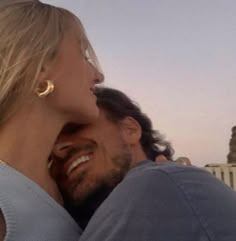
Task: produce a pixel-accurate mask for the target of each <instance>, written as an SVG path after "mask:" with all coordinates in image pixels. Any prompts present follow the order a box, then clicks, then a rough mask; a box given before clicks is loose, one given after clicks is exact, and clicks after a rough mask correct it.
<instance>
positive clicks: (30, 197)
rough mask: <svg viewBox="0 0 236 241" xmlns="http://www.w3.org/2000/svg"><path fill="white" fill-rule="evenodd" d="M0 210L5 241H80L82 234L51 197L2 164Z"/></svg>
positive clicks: (0, 169) (0, 166)
mask: <svg viewBox="0 0 236 241" xmlns="http://www.w3.org/2000/svg"><path fill="white" fill-rule="evenodd" d="M0 209H1V210H2V212H3V215H4V218H5V222H6V226H7V234H6V237H5V240H4V241H78V240H79V237H80V235H81V232H82V231H81V229H80V228H79V227H78V225H77V224H76V223H75V221H74V220H73V219H72V218H71V216H70V215H69V214H68V213H67V211H66V210H65V209H64V208H63V207H62V206H60V205H59V204H58V203H57V202H56V201H55V200H54V199H53V198H51V196H49V195H48V193H46V192H45V191H44V190H43V189H42V188H41V187H40V186H39V185H37V184H36V183H34V182H33V181H32V180H30V179H29V178H27V177H26V176H24V175H23V174H21V173H20V172H18V171H16V170H15V169H13V168H11V167H9V166H8V165H6V164H0Z"/></svg>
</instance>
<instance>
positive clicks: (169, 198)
mask: <svg viewBox="0 0 236 241" xmlns="http://www.w3.org/2000/svg"><path fill="white" fill-rule="evenodd" d="M97 98H98V105H99V107H100V109H101V115H100V117H99V120H98V121H97V123H95V124H94V125H91V126H84V127H80V128H78V127H77V126H76V125H69V126H67V128H65V129H64V132H63V133H62V134H61V136H60V137H59V138H58V143H57V145H56V147H55V153H54V156H53V158H54V159H55V160H56V161H55V162H54V163H53V165H52V174H53V176H54V177H55V178H56V179H57V181H58V183H59V185H60V188H61V190H62V192H63V193H64V195H65V197H66V202H68V199H70V200H72V201H70V203H69V204H70V205H71V203H73V206H74V208H71V209H69V210H70V212H71V213H72V215H73V216H74V217H75V218H76V220H79V219H78V217H79V215H82V216H83V211H81V210H83V208H84V209H87V207H89V208H90V209H91V210H94V209H95V208H94V207H97V206H99V205H100V203H101V202H102V200H103V199H104V198H106V199H105V201H104V202H103V203H102V204H101V205H100V207H99V208H98V209H97V211H96V212H95V214H94V216H93V217H92V219H91V220H90V222H89V224H88V225H87V227H86V229H85V231H84V234H83V235H82V237H81V239H80V241H85V240H86V241H88V240H89V241H121V240H122V241H156V240H157V241H170V240H174V241H190V240H191V241H209V240H210V241H213V240H214V241H226V240H227V241H235V240H236V229H235V226H236V205H235V203H236V193H235V192H234V191H233V190H232V189H231V188H229V187H227V186H226V185H225V184H224V183H222V182H221V181H219V180H217V179H216V178H214V177H213V176H212V175H211V174H210V173H207V172H205V171H203V170H202V169H198V168H195V167H191V166H183V165H178V164H175V163H173V162H157V163H154V162H152V161H148V160H147V159H153V158H154V157H155V156H157V155H159V154H164V155H165V156H166V157H168V158H169V157H171V154H172V151H171V150H172V149H171V148H170V145H169V144H168V143H166V142H164V141H163V139H162V138H159V136H158V137H157V141H155V135H154V138H153V139H152V138H147V136H148V137H153V135H152V134H150V133H153V132H152V128H150V124H151V123H150V120H149V119H148V118H147V117H146V116H145V115H143V114H142V113H141V111H140V109H139V108H138V107H137V106H136V105H135V104H134V103H133V102H132V101H131V100H130V99H129V98H128V97H127V96H125V95H124V94H123V93H121V92H119V91H117V90H112V89H108V88H99V89H98V90H97ZM140 113H141V116H144V117H145V118H146V120H149V122H148V123H149V128H146V127H147V126H146V124H144V122H143V121H142V120H143V119H142V118H141V119H140ZM145 118H144V119H145ZM147 129H148V130H149V131H147ZM161 146H164V147H167V148H166V149H165V150H163V149H162V148H161ZM115 186H116V188H114V187H115ZM113 188H114V190H113V191H112V192H111V190H112V189H113ZM110 192H111V193H110ZM109 193H110V195H109V196H108V194H109ZM107 196H108V197H107ZM94 200H96V203H95V204H94V203H93V201H94ZM76 205H77V206H78V209H77V211H76V208H75V207H76ZM93 205H94V206H93ZM91 207H92V208H91ZM80 212H81V213H80ZM91 213H92V212H91ZM91 213H90V215H91ZM79 223H81V222H79Z"/></svg>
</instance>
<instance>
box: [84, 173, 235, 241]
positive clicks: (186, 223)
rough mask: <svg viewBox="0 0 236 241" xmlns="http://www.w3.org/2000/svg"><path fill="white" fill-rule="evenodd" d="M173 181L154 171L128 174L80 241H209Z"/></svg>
mask: <svg viewBox="0 0 236 241" xmlns="http://www.w3.org/2000/svg"><path fill="white" fill-rule="evenodd" d="M193 172H194V171H193ZM208 176H209V175H208ZM176 181H178V180H175V179H174V178H171V177H170V176H169V175H168V174H167V173H165V172H162V171H158V170H149V171H146V172H141V173H133V175H129V176H128V177H127V178H126V179H125V180H124V181H122V182H121V184H120V185H118V186H117V188H116V189H115V190H114V191H113V192H112V193H111V195H110V196H109V197H108V198H107V199H106V200H105V202H104V203H103V204H102V205H101V206H100V208H99V209H98V210H97V211H96V213H95V215H94V216H93V218H92V219H91V221H90V222H89V224H88V226H87V228H86V229H85V232H84V233H83V235H82V237H81V239H80V241H209V240H211V239H210V238H209V236H208V234H207V232H206V231H205V229H204V227H203V226H202V224H201V222H200V220H199V218H198V216H197V215H196V213H195V212H194V210H193V208H192V206H191V205H190V204H189V200H188V198H186V196H185V193H183V190H182V188H181V187H179V186H178V185H177V184H176ZM235 240H236V239H235ZM235 240H234V241H235ZM232 241H233V240H232Z"/></svg>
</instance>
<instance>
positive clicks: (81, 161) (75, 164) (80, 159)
mask: <svg viewBox="0 0 236 241" xmlns="http://www.w3.org/2000/svg"><path fill="white" fill-rule="evenodd" d="M88 160H89V156H81V157H80V158H78V159H77V160H75V161H73V162H72V163H71V165H70V166H69V168H68V170H67V172H66V174H67V175H69V174H70V173H71V172H72V170H73V169H74V168H76V167H77V166H78V165H79V164H81V163H83V162H86V161H88Z"/></svg>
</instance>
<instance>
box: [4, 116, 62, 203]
mask: <svg viewBox="0 0 236 241" xmlns="http://www.w3.org/2000/svg"><path fill="white" fill-rule="evenodd" d="M62 126H63V122H62V121H58V120H55V119H52V118H47V116H42V114H41V113H38V114H37V112H36V113H35V112H34V113H33V114H30V113H29V114H28V115H25V114H24V113H18V114H17V115H15V116H14V117H13V118H11V119H10V120H9V121H8V122H7V123H6V124H5V125H4V126H3V127H2V128H1V129H0V159H1V160H3V161H4V162H6V163H7V164H8V165H10V166H11V167H13V168H15V169H16V170H18V171H19V172H21V173H22V174H24V175H25V176H27V177H28V178H30V179H31V180H33V181H34V182H35V183H37V184H38V185H39V186H41V187H42V188H43V189H44V190H45V191H46V192H48V194H49V195H51V196H52V197H53V198H54V199H55V200H56V201H57V202H59V203H62V198H61V195H60V193H59V190H58V188H57V185H56V183H55V181H54V180H53V179H52V178H51V176H50V174H49V170H48V158H49V155H50V153H51V150H52V148H53V145H54V142H55V140H56V138H57V135H58V133H59V131H60V129H61V128H62Z"/></svg>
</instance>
